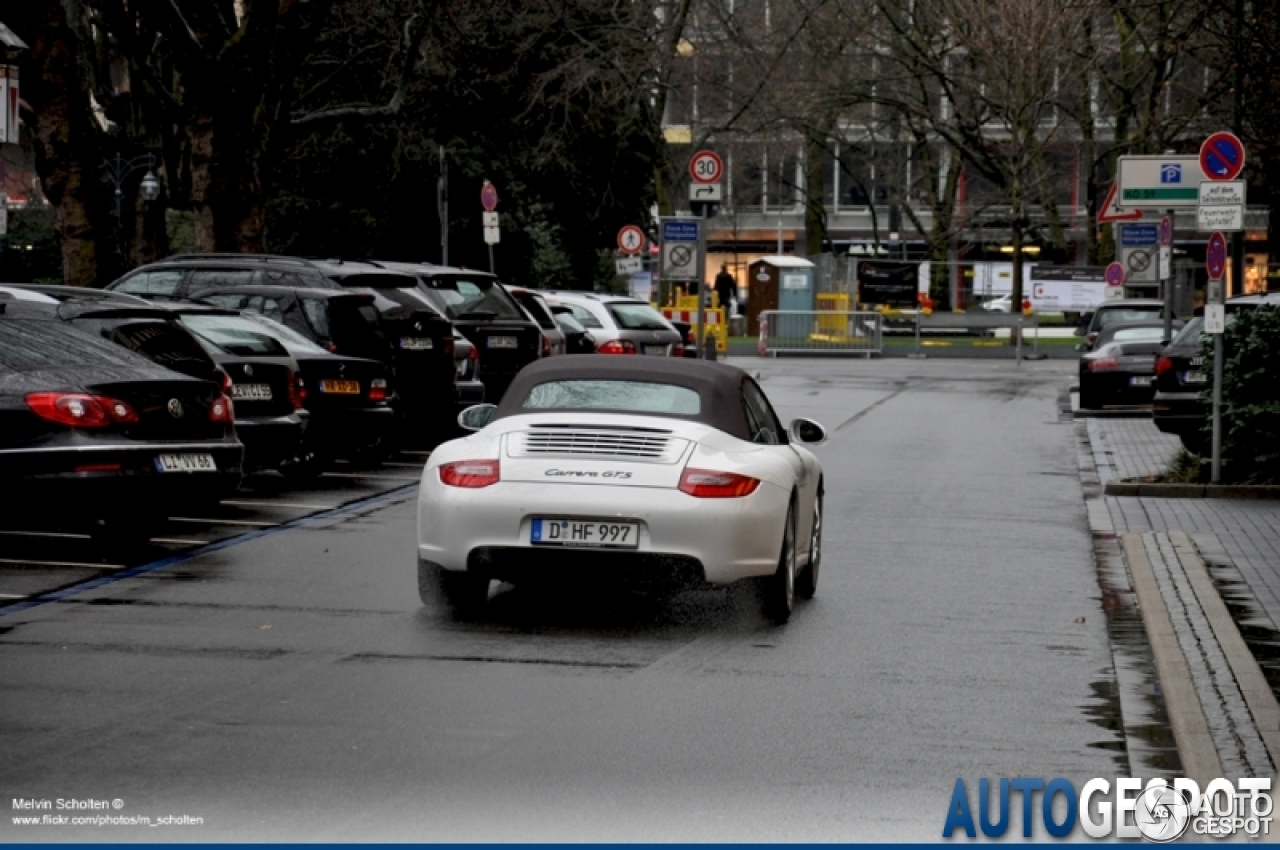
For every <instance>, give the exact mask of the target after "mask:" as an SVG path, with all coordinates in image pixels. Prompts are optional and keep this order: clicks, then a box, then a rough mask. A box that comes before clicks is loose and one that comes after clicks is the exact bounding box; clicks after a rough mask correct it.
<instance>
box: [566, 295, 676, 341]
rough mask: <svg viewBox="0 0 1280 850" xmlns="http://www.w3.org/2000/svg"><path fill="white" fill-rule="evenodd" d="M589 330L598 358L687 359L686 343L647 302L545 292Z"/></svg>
mask: <svg viewBox="0 0 1280 850" xmlns="http://www.w3.org/2000/svg"><path fill="white" fill-rule="evenodd" d="M543 294H544V295H545V296H546V298H547V300H548V301H549V302H551V303H552V304H561V305H564V306H565V307H568V308H569V309H570V310H571V311H572V312H573V317H574V318H575V319H577V320H578V321H579V322H581V323H582V324H583V326H584V327H586V329H587V335H588V336H590V337H591V340H592V341H593V342H594V343H595V344H596V353H598V354H654V355H658V356H661V357H683V356H684V340H683V339H682V338H681V336H680V332H679V331H677V330H676V329H675V328H673V327H672V326H671V323H670V322H668V321H667V320H666V319H665V318H663V317H662V314H661V313H659V312H658V311H657V310H655V309H653V307H652V306H650V305H649V303H648V302H647V301H641V300H640V299H638V298H631V297H629V296H626V295H611V294H609V293H604V292H563V291H555V292H544V293H543Z"/></svg>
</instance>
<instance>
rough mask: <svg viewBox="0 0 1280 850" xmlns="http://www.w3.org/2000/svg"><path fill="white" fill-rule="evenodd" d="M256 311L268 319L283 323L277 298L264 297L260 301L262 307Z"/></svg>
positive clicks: (282, 312)
mask: <svg viewBox="0 0 1280 850" xmlns="http://www.w3.org/2000/svg"><path fill="white" fill-rule="evenodd" d="M258 311H259V312H260V313H262V315H264V316H266V317H267V318H268V319H275V320H276V321H277V322H283V321H284V310H283V309H281V307H280V299H278V298H265V297H264V298H263V299H262V306H261V307H259V308H258Z"/></svg>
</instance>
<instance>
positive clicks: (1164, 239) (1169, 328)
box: [1157, 210, 1173, 345]
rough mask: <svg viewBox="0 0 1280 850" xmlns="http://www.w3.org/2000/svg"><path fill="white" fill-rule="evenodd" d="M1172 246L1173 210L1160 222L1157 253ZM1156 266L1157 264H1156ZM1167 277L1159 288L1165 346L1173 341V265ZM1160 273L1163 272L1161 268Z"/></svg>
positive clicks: (1162, 277) (1163, 278)
mask: <svg viewBox="0 0 1280 850" xmlns="http://www.w3.org/2000/svg"><path fill="white" fill-rule="evenodd" d="M1172 244H1173V210H1166V211H1165V217H1164V218H1163V219H1162V220H1161V222H1160V247H1159V249H1158V250H1159V251H1165V250H1169V249H1170V246H1171V245H1172ZM1157 265H1158V263H1157ZM1169 266H1170V268H1169V269H1168V272H1169V273H1168V275H1167V276H1166V275H1161V278H1160V288H1161V289H1163V290H1164V333H1163V334H1162V335H1161V337H1160V339H1161V340H1162V341H1163V342H1164V344H1165V345H1168V344H1169V340H1171V339H1173V263H1172V262H1170V263H1169ZM1160 271H1165V269H1163V268H1161V269H1160Z"/></svg>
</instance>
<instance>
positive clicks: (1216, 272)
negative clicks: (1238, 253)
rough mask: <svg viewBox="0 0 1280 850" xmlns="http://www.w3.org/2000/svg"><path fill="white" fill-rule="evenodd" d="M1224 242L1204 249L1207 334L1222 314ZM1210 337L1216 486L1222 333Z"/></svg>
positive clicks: (1214, 239)
mask: <svg viewBox="0 0 1280 850" xmlns="http://www.w3.org/2000/svg"><path fill="white" fill-rule="evenodd" d="M1226 252H1227V241H1226V239H1224V238H1223V236H1222V234H1221V233H1215V234H1213V235H1212V236H1210V237H1209V246H1208V247H1207V248H1206V249H1205V270H1206V271H1207V272H1208V273H1209V302H1208V303H1207V304H1206V305H1205V319H1204V321H1205V325H1206V330H1208V324H1209V318H1210V316H1209V314H1210V313H1211V312H1213V313H1216V312H1217V311H1218V310H1225V307H1224V306H1223V286H1222V275H1223V272H1224V271H1226V265H1227V256H1226ZM1211 336H1213V431H1212V438H1211V440H1212V442H1211V460H1210V472H1209V479H1210V481H1211V482H1212V483H1214V484H1217V483H1218V482H1219V481H1220V480H1221V478H1222V358H1223V354H1224V352H1223V345H1222V333H1221V332H1219V333H1214V334H1211Z"/></svg>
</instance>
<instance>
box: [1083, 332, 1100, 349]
mask: <svg viewBox="0 0 1280 850" xmlns="http://www.w3.org/2000/svg"><path fill="white" fill-rule="evenodd" d="M1097 341H1098V332H1097V331H1094V332H1093V333H1091V334H1089V335H1088V336H1087V337H1085V342H1086V343H1087V344H1088V346H1089V347H1090V348H1093V344H1094V343H1095V342H1097Z"/></svg>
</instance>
